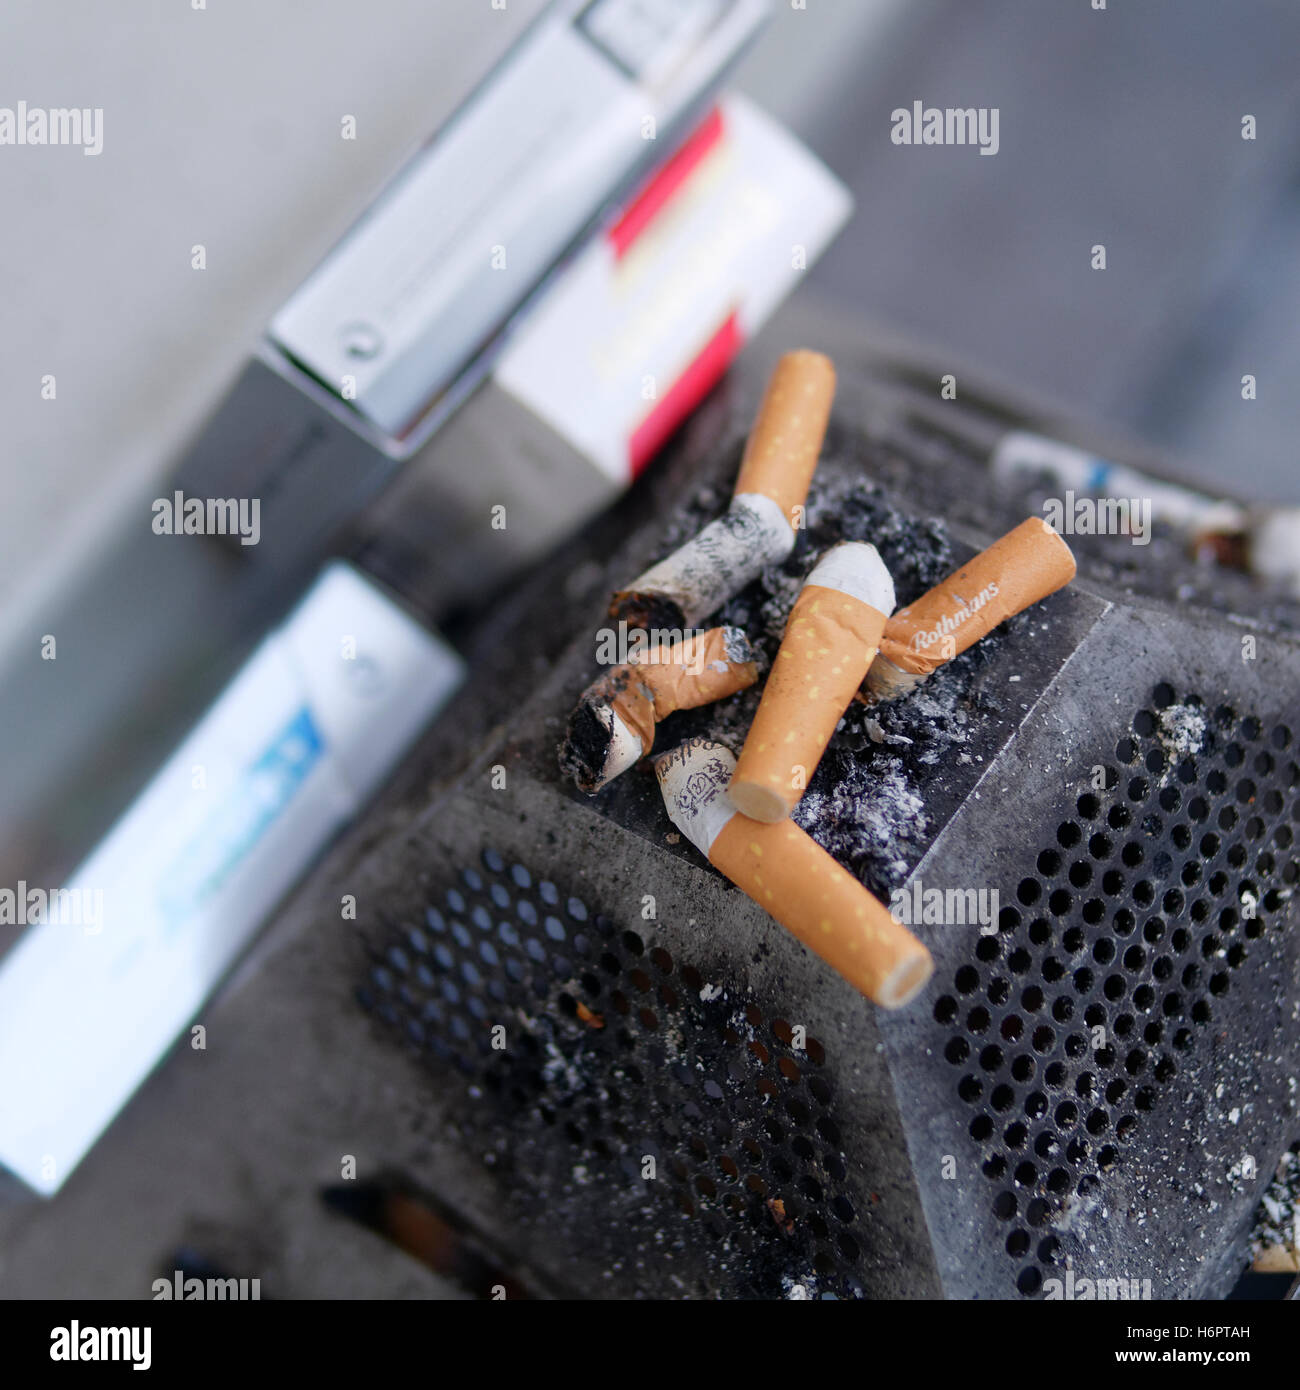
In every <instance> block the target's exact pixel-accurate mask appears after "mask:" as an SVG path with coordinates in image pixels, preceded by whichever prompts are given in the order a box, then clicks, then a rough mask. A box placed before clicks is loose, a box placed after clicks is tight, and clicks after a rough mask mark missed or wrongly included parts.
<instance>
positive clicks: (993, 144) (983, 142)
mask: <svg viewBox="0 0 1300 1390" xmlns="http://www.w3.org/2000/svg"><path fill="white" fill-rule="evenodd" d="M889 119H890V121H891V122H892V129H891V130H890V132H889V138H890V139H891V140H892V141H893V142H894V144H896V145H978V146H979V147H980V154H997V152H998V146H999V143H1000V141H999V138H998V121H999V110H998V108H997V107H996V106H978V107H976V106H945V107H942V108H941V107H938V106H925V105H923V104H922V103H921V102H919V101H914V102H913V103H912V105H911V108H910V109H909V108H908V107H906V106H900V107H898V109H897V110H895V111H893V112H892V113H891V114H890V117H889Z"/></svg>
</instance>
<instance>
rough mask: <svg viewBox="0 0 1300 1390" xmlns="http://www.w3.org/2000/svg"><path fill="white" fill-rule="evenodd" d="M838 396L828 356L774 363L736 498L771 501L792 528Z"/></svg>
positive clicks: (805, 354)
mask: <svg viewBox="0 0 1300 1390" xmlns="http://www.w3.org/2000/svg"><path fill="white" fill-rule="evenodd" d="M834 395H835V368H834V366H833V365H832V363H831V360H830V358H829V357H825V356H823V355H822V354H821V353H820V352H809V351H807V350H806V349H802V350H800V351H798V352H787V353H786V354H785V356H784V357H782V358H781V360H780V361H779V362H778V363H777V364H776V369H775V371H773V373H772V376H771V378H770V379H769V381H768V383H767V391H766V392H765V393H764V395H763V404H762V405H761V406H760V407H759V411H758V419H757V420H756V421H755V422H754V428H753V429H752V430H751V431H750V434H749V441H748V442H747V443H746V445H745V453H744V457H743V458H742V459H741V460H740V473H739V474H738V475H737V477H736V496H738V497H740V496H747V495H750V494H753V493H757V494H759V495H760V496H762V497H770V498H771V499H772V501H773V502H775V503H776V504H777V505H778V506H779V507H780V508H781V511H782V513H783V514H784V515H785V518H786V520H787V521H788V522H789V523H790V526H791V529H793V530H796V531H797V530H798V529H799V520H800V518H799V514H798V512H797V511H796V508H798V507H802V506H803V504H804V499H805V498H806V497H807V496H808V488H809V486H810V484H811V483H812V476H813V472H814V470H815V469H816V467H817V458H818V455H819V454H820V453H821V448H822V440H823V439H824V438H825V436H826V424H827V421H828V420H829V419H830V414H831V399H832V398H833V397H834Z"/></svg>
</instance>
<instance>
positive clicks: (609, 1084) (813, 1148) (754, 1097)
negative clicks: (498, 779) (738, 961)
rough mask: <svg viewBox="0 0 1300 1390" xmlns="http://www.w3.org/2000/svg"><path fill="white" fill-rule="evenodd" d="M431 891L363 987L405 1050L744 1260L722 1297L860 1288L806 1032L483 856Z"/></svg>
mask: <svg viewBox="0 0 1300 1390" xmlns="http://www.w3.org/2000/svg"><path fill="white" fill-rule="evenodd" d="M431 898H432V901H430V903H429V905H428V907H427V908H426V909H425V911H424V914H423V921H422V922H420V923H419V924H418V925H411V926H408V927H404V928H400V929H397V930H394V931H391V932H389V933H387V934H385V935H381V936H380V937H379V938H378V939H377V940H376V941H375V942H374V943H372V946H371V951H370V968H369V972H368V979H367V981H366V983H365V984H364V985H363V986H362V987H361V988H360V990H359V998H360V1001H361V1003H362V1004H363V1006H364V1007H366V1008H368V1009H370V1010H371V1011H373V1012H374V1013H375V1014H376V1016H377V1017H379V1018H380V1019H381V1020H382V1021H383V1022H384V1023H386V1024H387V1025H389V1026H390V1027H391V1028H393V1029H394V1030H396V1031H397V1033H398V1034H399V1035H400V1036H401V1037H402V1038H404V1039H405V1040H406V1042H407V1043H408V1044H409V1046H410V1049H411V1052H412V1055H413V1056H415V1057H417V1058H418V1059H419V1060H420V1061H421V1062H422V1063H424V1064H426V1065H428V1066H430V1067H432V1068H433V1069H434V1071H435V1074H436V1073H437V1071H438V1070H439V1069H440V1068H442V1067H446V1066H451V1067H454V1068H456V1069H457V1070H458V1071H459V1072H460V1073H462V1074H463V1075H464V1076H466V1077H468V1078H470V1080H471V1082H472V1084H473V1085H474V1087H475V1088H481V1089H482V1092H483V1093H485V1095H486V1096H487V1097H488V1098H490V1100H491V1102H492V1105H493V1112H492V1113H493V1115H494V1119H495V1121H496V1122H498V1123H501V1124H506V1125H511V1126H518V1125H524V1124H526V1125H531V1126H533V1127H535V1128H536V1129H538V1131H539V1132H540V1133H541V1134H543V1135H547V1139H546V1142H548V1143H552V1144H554V1145H556V1146H559V1147H561V1148H564V1147H569V1148H571V1151H572V1162H573V1165H575V1166H578V1167H580V1168H581V1169H582V1177H583V1178H584V1179H587V1180H590V1181H600V1182H602V1183H610V1182H613V1183H620V1182H622V1183H633V1184H638V1185H641V1186H643V1187H644V1189H645V1190H646V1191H647V1192H648V1193H650V1194H651V1195H652V1198H653V1200H654V1201H656V1202H662V1203H664V1204H665V1207H664V1210H663V1211H662V1212H661V1213H659V1214H658V1219H659V1220H660V1221H661V1222H663V1221H667V1222H669V1223H670V1224H671V1223H672V1222H674V1221H675V1222H677V1223H679V1224H682V1223H685V1224H688V1225H690V1226H691V1227H693V1235H698V1234H702V1235H703V1237H704V1238H705V1239H706V1241H707V1242H710V1243H712V1244H714V1245H715V1246H716V1253H717V1255H718V1257H719V1259H718V1262H719V1265H725V1263H726V1261H727V1259H728V1257H730V1258H732V1259H734V1260H735V1261H736V1268H737V1271H738V1277H737V1278H736V1279H734V1280H733V1281H732V1283H731V1285H730V1287H729V1288H728V1290H727V1291H728V1292H731V1293H749V1294H756V1295H763V1294H765V1295H769V1296H781V1295H782V1294H786V1295H790V1294H793V1296H796V1297H798V1296H800V1291H802V1292H803V1293H804V1294H807V1295H811V1294H812V1292H813V1291H814V1290H815V1291H816V1292H817V1293H818V1294H819V1295H823V1296H824V1295H829V1294H834V1295H835V1296H838V1297H860V1296H861V1294H862V1291H863V1290H862V1284H861V1281H860V1278H859V1277H858V1276H857V1275H856V1273H855V1266H856V1265H857V1263H858V1260H859V1256H860V1253H861V1250H860V1243H859V1236H858V1235H857V1234H855V1228H856V1227H857V1225H858V1223H857V1214H856V1211H855V1207H854V1203H853V1200H852V1199H851V1197H850V1196H849V1195H848V1194H847V1193H846V1192H845V1191H844V1190H843V1181H844V1178H845V1176H846V1171H847V1160H846V1156H845V1152H844V1138H843V1134H842V1130H841V1126H840V1123H839V1121H838V1120H837V1118H836V1115H835V1106H834V1091H835V1085H834V1080H833V1078H834V1066H833V1062H832V1061H831V1060H830V1059H828V1057H827V1049H826V1047H825V1046H824V1045H823V1044H822V1043H821V1042H820V1041H819V1040H818V1039H817V1038H815V1037H811V1036H808V1035H807V1034H806V1030H801V1031H800V1032H798V1033H796V1031H795V1029H794V1027H792V1025H791V1024H790V1023H789V1022H788V1021H787V1020H786V1019H784V1018H782V1017H780V1016H777V1015H776V1014H775V1013H774V1012H772V1011H771V1010H770V1009H769V1010H766V1011H765V1009H764V1008H763V1007H760V1005H759V1004H758V1003H757V1002H755V1001H754V1000H753V999H751V998H744V997H738V995H737V993H736V991H735V990H734V988H727V989H724V988H723V987H722V986H721V985H711V984H710V983H709V982H708V981H707V980H706V979H705V977H704V975H703V974H702V973H701V971H700V970H699V969H697V968H696V966H695V965H693V964H692V963H690V961H688V960H684V959H681V958H675V957H674V956H673V954H671V953H670V951H669V950H667V949H666V948H665V947H664V946H662V945H656V944H653V942H654V936H653V935H652V934H651V933H650V932H648V931H647V930H646V924H644V923H641V924H639V925H640V926H641V928H642V929H641V930H639V931H634V930H631V929H628V928H620V926H619V925H618V924H616V923H615V922H614V921H612V920H611V919H610V918H609V917H607V916H605V915H604V914H602V913H600V912H596V911H593V910H592V909H591V908H590V907H589V906H588V904H587V902H585V901H584V900H583V899H582V898H580V897H578V896H576V895H573V894H570V893H568V892H567V891H566V890H565V889H563V888H561V887H560V886H557V884H556V883H554V882H552V881H550V880H549V879H547V878H544V877H541V876H540V875H539V874H537V873H535V872H534V871H533V870H532V869H530V868H529V867H527V866H526V865H524V864H522V863H520V862H517V861H513V862H508V861H507V859H506V857H505V856H503V855H502V854H500V853H499V852H498V851H497V850H496V849H495V848H493V847H491V846H488V847H486V848H485V849H484V850H483V851H482V852H481V854H480V855H479V859H478V862H477V863H476V864H471V865H466V866H464V867H462V868H461V869H460V870H459V871H458V872H457V873H455V874H454V875H452V876H451V878H450V880H449V881H448V883H447V886H446V887H442V886H441V885H439V887H438V888H436V889H435V890H434V891H433V892H432V894H431ZM496 1024H500V1025H501V1027H502V1033H501V1034H500V1035H498V1038H497V1040H496V1043H497V1045H496V1046H494V1039H493V1034H492V1029H493V1027H494V1025H496ZM548 1132H549V1133H548ZM647 1160H649V1161H651V1162H652V1163H653V1165H654V1169H656V1170H659V1169H661V1170H662V1172H661V1174H660V1173H659V1172H656V1173H655V1176H656V1177H659V1176H662V1178H663V1179H664V1180H663V1181H659V1182H652V1183H647V1182H646V1181H645V1175H646V1172H647V1171H649V1170H648V1169H647ZM588 1169H590V1170H591V1171H590V1172H588V1171H587V1170H588ZM792 1271H795V1273H792ZM797 1271H804V1274H802V1275H800V1274H798V1273H797ZM698 1291H700V1292H713V1291H714V1290H713V1289H711V1288H710V1287H709V1286H708V1285H707V1284H706V1285H705V1287H704V1288H703V1289H701V1290H698Z"/></svg>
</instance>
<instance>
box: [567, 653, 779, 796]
mask: <svg viewBox="0 0 1300 1390" xmlns="http://www.w3.org/2000/svg"><path fill="white" fill-rule="evenodd" d="M757 676H758V666H757V664H756V663H755V661H754V654H753V651H752V650H751V648H750V645H749V639H748V638H747V637H746V636H745V634H744V633H743V632H742V631H741V630H740V629H739V628H737V627H715V628H711V629H710V630H709V631H708V632H699V633H694V634H692V635H691V636H689V637H686V638H684V639H683V640H682V641H680V642H675V643H673V644H671V645H669V646H660V647H655V648H652V649H651V651H650V652H648V653H647V654H646V655H644V656H642V657H639V658H636V659H634V660H632V661H630V662H628V663H627V664H626V665H623V666H616V667H615V668H614V669H613V670H612V671H610V672H609V673H608V674H607V675H605V676H603V677H602V678H601V679H600V680H598V681H597V682H596V683H595V684H594V685H591V686H589V687H588V688H587V689H586V690H585V691H584V692H583V694H582V697H581V698H580V699H579V701H578V704H577V707H576V708H575V709H574V711H573V714H572V715H571V716H570V718H569V725H568V730H567V733H566V737H565V741H564V744H563V745H562V747H561V749H560V766H561V768H562V769H563V770H564V771H565V772H566V773H568V774H569V775H570V776H572V777H573V779H574V781H575V782H576V783H577V784H578V786H579V788H581V790H582V791H585V792H587V793H589V794H594V793H596V792H598V791H599V790H600V789H601V788H602V787H603V786H605V785H606V784H607V783H609V782H611V781H613V779H614V778H615V777H617V776H619V774H620V773H623V772H626V771H627V769H628V768H630V767H632V766H633V765H634V764H635V763H637V762H638V761H640V759H641V758H642V757H644V756H645V754H647V753H648V752H649V751H650V749H651V747H652V746H653V744H654V737H655V725H656V724H657V723H658V722H659V721H660V720H662V719H666V718H667V717H668V716H669V715H670V714H672V713H674V712H675V711H676V710H681V709H695V708H696V707H697V706H699V705H708V704H712V703H713V702H714V701H715V700H721V699H725V698H726V696H728V695H734V694H735V693H736V692H737V691H739V690H745V689H747V688H748V687H749V686H751V685H753V684H754V681H755V680H756V679H757Z"/></svg>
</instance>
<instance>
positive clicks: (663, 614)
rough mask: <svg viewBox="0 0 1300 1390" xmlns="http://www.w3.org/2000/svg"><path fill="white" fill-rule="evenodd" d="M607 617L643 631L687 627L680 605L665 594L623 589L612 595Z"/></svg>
mask: <svg viewBox="0 0 1300 1390" xmlns="http://www.w3.org/2000/svg"><path fill="white" fill-rule="evenodd" d="M609 616H610V617H611V618H613V619H614V621H615V622H620V623H626V624H627V625H628V627H629V628H640V629H641V630H643V631H649V630H653V629H655V628H672V629H680V628H684V627H686V626H687V623H686V615H685V614H684V613H683V612H682V610H681V605H680V604H678V603H675V602H674V601H673V600H672V599H671V598H668V597H667V596H666V595H665V594H656V593H649V592H641V591H639V590H637V589H623V590H620V592H618V593H617V594H615V595H614V597H613V599H612V600H611V601H610V605H609Z"/></svg>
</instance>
